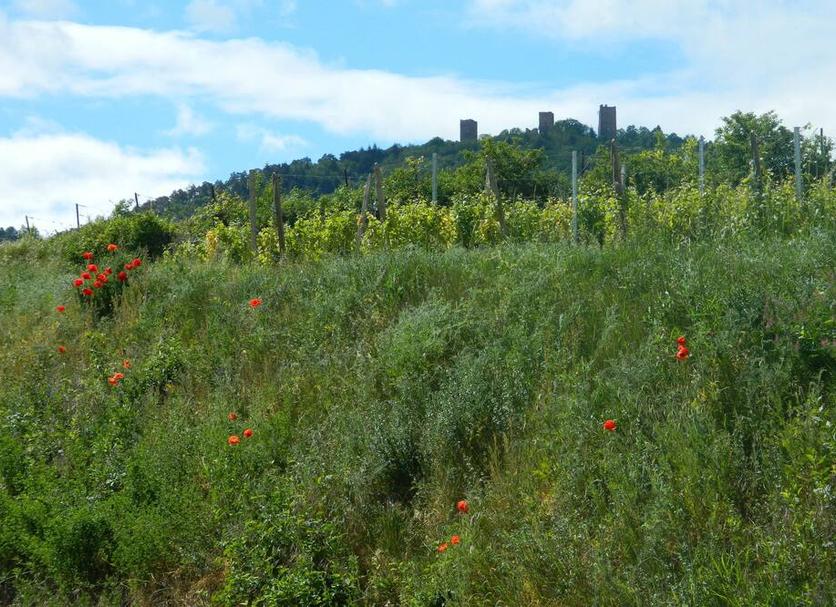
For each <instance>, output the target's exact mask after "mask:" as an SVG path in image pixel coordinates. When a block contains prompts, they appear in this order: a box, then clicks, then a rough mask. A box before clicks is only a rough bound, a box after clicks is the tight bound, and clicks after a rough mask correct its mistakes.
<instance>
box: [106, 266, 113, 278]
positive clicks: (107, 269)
mask: <svg viewBox="0 0 836 607" xmlns="http://www.w3.org/2000/svg"><path fill="white" fill-rule="evenodd" d="M104 273H105V275H106V276H110V275H111V274H113V268H111V267H110V266H108V267H106V268H105V271H104Z"/></svg>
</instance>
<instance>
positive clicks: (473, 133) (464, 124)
mask: <svg viewBox="0 0 836 607" xmlns="http://www.w3.org/2000/svg"><path fill="white" fill-rule="evenodd" d="M478 138H479V130H478V126H477V124H476V121H475V120H470V119H469V118H468V119H466V120H460V121H459V141H461V142H465V141H476V140H477V139H478Z"/></svg>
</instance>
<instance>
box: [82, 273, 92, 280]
mask: <svg viewBox="0 0 836 607" xmlns="http://www.w3.org/2000/svg"><path fill="white" fill-rule="evenodd" d="M81 277H82V278H83V279H84V280H90V279H91V278H93V277H92V276H91V275H90V272H82V273H81Z"/></svg>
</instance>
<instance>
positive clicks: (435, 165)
mask: <svg viewBox="0 0 836 607" xmlns="http://www.w3.org/2000/svg"><path fill="white" fill-rule="evenodd" d="M433 204H438V153H437V152H433Z"/></svg>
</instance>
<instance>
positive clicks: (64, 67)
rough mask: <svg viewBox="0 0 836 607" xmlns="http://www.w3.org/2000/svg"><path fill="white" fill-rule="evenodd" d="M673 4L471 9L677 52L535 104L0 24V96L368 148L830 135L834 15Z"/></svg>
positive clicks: (297, 61) (438, 79) (174, 43)
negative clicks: (111, 102) (158, 114)
mask: <svg viewBox="0 0 836 607" xmlns="http://www.w3.org/2000/svg"><path fill="white" fill-rule="evenodd" d="M241 1H244V0H241ZM251 1H254V0H251ZM674 4H675V7H677V8H681V9H682V10H683V11H684V12H685V15H686V18H685V21H687V19H692V18H693V19H696V18H697V17H694V15H704V17H703V18H702V21H699V22H697V23H693V24H690V25H689V24H687V23H685V22H684V21H683V22H680V21H672V22H670V23H668V24H665V23H664V19H662V20H659V19H655V18H654V16H653V15H654V11H657V10H658V11H659V12H660V13H661V14H663V15H670V14H671V13H670V12H668V9H665V8H664V6H667V4H665V5H664V6H663V4H662V3H661V2H652V1H650V0H642V1H639V2H638V3H637V4H636V5H635V6H636V8H635V12H636V14H635V15H632V16H630V15H631V14H632V13H631V12H630V10H628V9H626V8H624V7H625V6H626V4H625V3H623V2H615V1H614V0H610V1H609V2H608V3H606V5H605V6H603V7H602V6H601V5H598V9H599V10H598V12H599V13H601V12H606V10H605V9H607V8H608V7H609V8H611V9H612V11H613V15H614V16H613V17H612V18H611V19H610V20H607V19H597V20H596V19H595V18H593V16H585V15H586V13H585V12H583V11H585V10H586V9H585V8H584V6H585V5H584V4H582V3H581V2H579V1H574V0H573V1H572V2H568V3H566V2H564V3H547V2H535V1H533V0H530V1H528V2H523V1H522V0H472V5H471V6H472V7H473V8H474V10H475V9H476V8H478V9H479V10H481V11H482V12H481V14H482V18H483V19H488V17H489V16H490V15H494V16H497V18H503V19H507V23H508V24H512V25H513V26H514V27H519V28H529V29H530V30H532V31H539V30H538V28H540V27H541V25H539V23H540V21H538V19H541V18H544V15H545V16H548V15H550V14H552V13H551V12H549V11H553V10H558V9H560V10H563V11H569V12H568V13H567V14H570V15H581V16H579V17H577V22H576V23H575V25H573V26H572V27H574V29H573V30H572V29H567V31H568V32H569V33H567V34H566V35H567V36H574V37H576V38H577V39H581V40H583V41H584V46H588V44H591V43H592V42H593V41H594V40H596V39H597V38H596V37H600V36H603V35H605V34H607V33H608V32H612V31H614V27H615V26H613V25H611V21H612V22H618V21H619V20H620V19H622V18H623V19H628V18H629V20H628V21H627V24H628V25H629V26H630V28H633V27H635V29H634V30H633V32H634V33H633V35H636V36H644V37H668V38H670V39H671V40H676V39H679V38H681V40H682V41H683V42H682V47H681V48H682V52H683V53H685V54H686V57H687V59H688V63H687V64H686V65H684V66H683V67H682V68H681V69H679V70H677V71H676V72H667V73H652V66H651V67H650V68H649V69H650V70H651V72H650V73H648V74H646V75H645V76H644V77H641V78H629V79H627V78H626V79H624V80H623V81H609V82H595V81H594V80H595V79H594V74H590V78H589V81H588V82H586V83H579V84H577V85H574V86H570V87H565V88H562V89H558V90H551V91H545V92H543V90H542V88H541V89H539V90H537V91H534V89H532V88H526V87H524V86H519V85H516V86H515V85H509V84H507V83H502V82H478V81H468V80H465V79H461V78H458V77H455V76H452V75H450V76H445V75H438V76H434V77H410V76H404V75H401V74H397V73H393V72H388V71H383V70H370V69H366V70H359V69H348V68H345V67H342V66H338V65H330V64H328V63H326V62H323V61H322V60H320V59H319V58H318V57H317V56H316V55H315V54H314V53H312V52H310V51H306V50H303V49H299V48H297V47H294V46H291V45H288V44H284V43H280V42H265V41H263V40H260V39H257V38H248V39H232V40H225V41H211V40H205V39H201V38H198V37H195V36H194V35H192V34H188V33H184V32H176V31H173V32H157V31H151V30H142V29H137V28H128V27H111V26H88V25H81V24H77V23H67V22H15V21H11V22H9V21H6V22H4V21H2V18H0V39H3V40H5V43H4V44H3V45H0V96H2V95H8V96H18V97H27V96H35V95H37V94H39V93H42V92H50V93H54V94H74V95H81V96H90V97H100V98H118V97H122V96H128V95H157V96H161V97H164V98H167V99H178V100H184V101H183V102H184V103H187V102H188V100H189V99H190V98H200V100H201V102H202V103H214V104H215V105H216V106H217V107H219V108H221V109H222V110H224V111H226V112H229V113H234V114H238V115H244V116H260V117H264V118H269V119H280V120H281V119H291V120H303V121H309V122H313V123H316V124H319V125H320V126H322V127H323V128H324V129H326V130H328V131H330V132H333V133H338V134H349V133H353V134H363V135H367V136H370V137H372V138H374V139H377V140H378V141H379V142H381V143H388V142H395V141H398V142H408V141H417V140H426V139H429V138H430V137H433V136H436V135H438V136H442V137H447V138H451V139H454V138H457V137H458V120H459V119H460V118H465V117H472V118H475V119H476V120H478V122H479V131H480V132H482V133H484V132H493V133H495V132H498V131H500V130H502V129H504V128H509V127H513V126H522V127H525V126H528V125H530V126H532V127H533V126H535V125H536V116H537V112H538V111H540V110H551V111H554V112H555V114H556V116H558V117H575V118H578V119H580V120H583V121H585V122H587V123H588V124H591V125H596V122H597V120H596V115H597V114H596V112H597V108H598V104H599V103H608V104H615V105H618V107H619V110H618V111H619V124H622V125H624V124H629V123H635V124H644V125H649V126H654V125H656V124H659V125H661V126H662V128H663V129H664V130H666V131H671V130H676V131H678V132H680V133H682V132H695V133H703V134H706V135H710V134H711V132H712V131H713V129H714V128H715V127H716V126H717V124H718V122H719V118H720V117H721V116H724V115H728V114H729V113H731V112H733V111H735V110H736V109H738V108H742V109H747V110H748V109H751V110H754V111H758V112H762V111H767V110H770V109H775V110H776V111H778V113H779V115H780V116H782V117H783V118H784V119H785V120H786V121H787V123H788V124H804V123H806V122H812V123H813V124H815V125H819V126H823V127H824V128H825V129H826V130H827V131H829V132H836V116H834V114H833V112H832V109H831V107H830V100H831V99H833V98H834V97H836V58H834V57H835V56H834V54H833V53H832V52H830V49H829V46H830V44H831V43H830V30H829V23H832V22H836V21H828V20H827V19H824V18H823V17H826V16H829V15H830V14H833V13H836V5H834V8H832V9H831V8H826V7H821V8H820V9H818V10H819V12H818V13H817V12H816V11H815V10H814V8H812V7H813V6H814V5H813V3H812V2H809V3H807V4H806V5H803V6H801V5H799V6H801V8H798V6H796V8H794V9H790V8H781V7H782V6H783V5H776V6H774V7H772V8H771V9H769V10H766V9H764V10H762V11H759V12H753V14H751V15H749V16H748V17H745V21H744V15H743V13H742V12H741V13H740V16H739V18H737V17H734V15H737V14H738V13H737V12H735V11H734V10H732V11H731V13H729V14H730V15H731V17H729V18H728V19H721V18H720V17H719V13H717V14H716V15H715V13H713V12H711V10H713V9H711V7H712V6H714V5H713V4H709V3H706V2H704V1H700V0H694V8H691V9H689V8H687V7H688V6H689V3H686V2H682V0H675V2H674ZM726 5H729V6H735V5H734V3H730V2H726V3H725V4H724V6H726ZM241 6H243V5H241ZM805 6H806V7H807V8H805ZM555 7H557V8H555ZM560 7H563V8H560ZM535 9H536V10H535ZM490 11H493V13H491V12H490ZM515 11H516V12H515ZM537 11H541V12H537ZM542 11H546V12H545V13H543V12H542ZM555 14H562V13H555ZM705 15H707V16H705ZM666 18H667V17H666ZM567 19H568V17H567ZM671 19H673V17H671ZM641 23H644V27H641V26H639V25H637V24H641ZM561 24H562V22H561V23H559V24H558V26H555V27H550V28H548V32H547V34H544V35H557V34H552V32H553V31H560V30H561V27H560V26H561ZM566 24H569V21H567V22H566ZM680 25H681V26H682V27H681V28H680V27H679V26H680ZM567 28H568V25H567ZM622 29H629V28H627V26H625V27H624V28H622ZM678 37H679V38H678ZM735 45H738V46H735ZM102 49H106V52H103V51H102Z"/></svg>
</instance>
